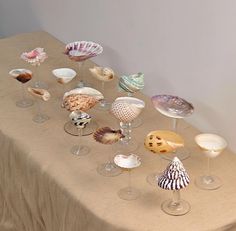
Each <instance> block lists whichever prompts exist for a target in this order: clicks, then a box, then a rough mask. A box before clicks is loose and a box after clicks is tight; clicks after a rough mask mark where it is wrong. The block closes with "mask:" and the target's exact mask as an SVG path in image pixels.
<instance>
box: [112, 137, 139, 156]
mask: <svg viewBox="0 0 236 231" xmlns="http://www.w3.org/2000/svg"><path fill="white" fill-rule="evenodd" d="M112 147H113V150H114V151H116V152H121V153H122V154H127V153H130V152H133V151H135V150H137V149H138V143H137V142H136V141H135V140H134V139H131V140H130V141H129V142H124V141H122V140H120V141H119V142H117V143H115V144H114V145H112Z"/></svg>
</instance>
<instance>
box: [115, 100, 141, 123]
mask: <svg viewBox="0 0 236 231" xmlns="http://www.w3.org/2000/svg"><path fill="white" fill-rule="evenodd" d="M144 107H145V103H144V101H142V100H140V99H137V98H135V97H118V98H116V100H115V101H114V102H113V103H112V105H111V113H112V114H113V115H114V116H115V117H116V118H117V119H118V120H120V121H121V122H124V123H129V122H131V121H132V120H134V119H135V118H136V117H137V116H138V115H139V114H140V113H141V111H142V109H143V108H144Z"/></svg>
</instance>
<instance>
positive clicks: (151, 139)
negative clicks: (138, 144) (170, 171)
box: [144, 130, 184, 153]
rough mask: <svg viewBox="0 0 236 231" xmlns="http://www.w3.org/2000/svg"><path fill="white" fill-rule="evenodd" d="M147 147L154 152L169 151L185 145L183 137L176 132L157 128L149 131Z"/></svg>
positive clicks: (146, 141)
mask: <svg viewBox="0 0 236 231" xmlns="http://www.w3.org/2000/svg"><path fill="white" fill-rule="evenodd" d="M144 145H145V147H146V148H147V149H148V150H149V151H151V152H153V153H168V152H173V151H175V150H176V149H177V148H178V147H183V146H184V140H183V138H182V137H181V136H180V135H178V134H177V133H175V132H172V131H168V130H156V131H152V132H150V133H148V135H147V136H146V139H145V143H144Z"/></svg>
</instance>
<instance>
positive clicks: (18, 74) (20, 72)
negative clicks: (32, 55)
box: [9, 68, 32, 83]
mask: <svg viewBox="0 0 236 231" xmlns="http://www.w3.org/2000/svg"><path fill="white" fill-rule="evenodd" d="M9 75H11V76H12V77H13V78H15V79H16V80H18V81H19V82H21V83H26V82H28V81H30V80H31V79H32V71H30V70H27V69H23V68H20V69H13V70H11V71H10V72H9Z"/></svg>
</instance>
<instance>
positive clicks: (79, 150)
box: [69, 111, 91, 156]
mask: <svg viewBox="0 0 236 231" xmlns="http://www.w3.org/2000/svg"><path fill="white" fill-rule="evenodd" d="M69 118H70V119H71V122H72V124H73V125H74V126H75V127H76V128H77V131H78V138H79V141H78V145H75V146H73V147H72V149H71V153H72V154H73V155H76V156H85V155H87V154H88V153H89V152H90V148H89V147H88V146H87V145H83V144H81V137H82V131H83V129H84V128H85V127H86V126H87V124H89V123H90V120H91V116H90V115H89V114H87V113H85V112H82V111H73V112H71V113H70V115H69Z"/></svg>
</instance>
